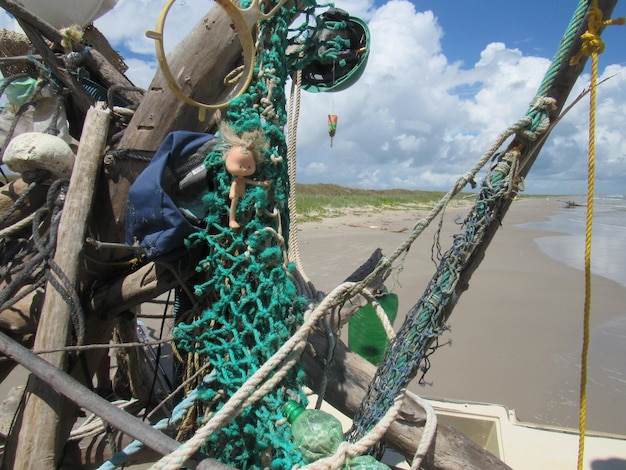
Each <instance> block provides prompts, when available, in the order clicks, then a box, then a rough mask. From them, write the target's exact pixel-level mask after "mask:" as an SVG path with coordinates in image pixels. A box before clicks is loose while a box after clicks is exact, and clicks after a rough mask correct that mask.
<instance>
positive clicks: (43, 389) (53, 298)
mask: <svg viewBox="0 0 626 470" xmlns="http://www.w3.org/2000/svg"><path fill="white" fill-rule="evenodd" d="M110 114H111V113H110V111H109V110H108V109H106V108H105V106H104V103H97V104H96V106H95V107H92V108H90V109H89V111H88V112H87V117H86V119H85V126H84V128H83V132H82V137H81V140H80V144H79V147H78V155H77V157H76V163H75V165H74V170H73V172H72V177H71V179H70V184H69V188H68V191H67V197H66V201H65V204H64V208H63V213H62V215H61V220H60V224H59V232H58V243H57V249H56V254H55V256H54V262H55V263H56V264H57V265H58V266H59V268H60V269H61V271H63V272H64V273H65V275H66V276H67V278H68V279H69V281H70V283H71V284H72V286H73V287H75V286H76V285H77V274H78V269H79V257H80V254H81V251H82V247H83V243H84V240H85V233H86V227H87V219H88V215H89V213H90V210H91V206H92V201H93V196H94V188H95V182H96V177H97V174H98V169H99V167H100V162H101V161H102V154H103V152H104V146H105V143H106V138H107V133H108V127H109V121H110ZM70 315H71V312H70V306H69V305H68V304H67V302H66V300H65V299H64V298H63V297H62V296H61V295H60V294H59V293H58V292H57V291H56V289H55V288H54V287H53V286H52V285H51V284H50V283H48V287H47V289H46V297H45V300H44V304H43V309H42V313H41V319H40V322H39V326H38V328H37V336H36V339H35V346H34V347H35V348H36V349H56V348H62V347H64V346H66V345H67V344H68V342H69V338H70V334H71V318H70ZM44 359H45V360H47V361H48V362H49V363H50V364H51V365H52V366H54V367H56V368H58V369H61V370H64V369H65V367H66V354H65V353H64V352H56V353H49V354H45V355H44ZM26 400H27V401H26V406H25V407H24V415H23V420H22V426H21V429H19V438H18V436H13V435H12V436H11V439H10V441H11V442H10V443H7V447H8V448H9V449H8V452H7V454H11V452H12V451H14V452H15V454H14V458H6V457H5V465H6V463H8V464H9V465H11V462H15V463H17V466H15V467H13V468H18V467H19V468H37V469H40V470H45V469H50V470H53V469H55V468H57V466H58V463H59V459H60V457H61V456H62V452H61V451H62V449H63V446H64V445H65V442H66V439H67V433H68V432H69V430H70V429H71V421H73V420H72V419H71V418H70V417H69V416H68V415H66V412H67V401H66V400H65V399H63V398H62V397H61V396H60V395H58V394H57V393H56V392H55V391H54V389H52V388H51V387H50V385H48V384H47V383H46V382H44V381H42V380H40V379H38V378H36V377H33V376H31V377H30V378H29V382H28V386H27V399H26ZM68 418H69V420H70V425H69V427H68ZM18 439H19V446H18V445H17V442H18ZM7 456H9V455H7ZM6 461H8V462H6ZM9 468H10V467H9Z"/></svg>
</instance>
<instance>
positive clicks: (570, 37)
mask: <svg viewBox="0 0 626 470" xmlns="http://www.w3.org/2000/svg"><path fill="white" fill-rule="evenodd" d="M588 9H589V0H580V1H579V2H578V6H577V7H576V10H575V11H574V14H573V16H572V19H571V20H570V22H569V24H568V26H567V29H566V31H565V34H564V35H563V39H562V40H561V43H560V44H559V47H558V49H557V51H556V53H555V54H554V57H553V58H552V62H551V64H550V67H549V68H548V71H547V72H546V74H545V75H544V78H543V81H542V82H541V85H540V86H539V91H538V92H537V95H538V96H546V94H547V93H548V91H549V90H550V88H552V85H553V84H554V80H555V79H556V76H557V74H558V72H559V70H560V69H561V67H562V66H563V64H564V63H566V62H567V60H566V59H567V58H568V57H569V54H570V49H571V48H572V44H573V43H574V41H575V40H576V39H577V36H576V35H577V33H578V31H579V29H580V27H581V25H582V24H583V22H584V20H585V17H586V16H587V10H588Z"/></svg>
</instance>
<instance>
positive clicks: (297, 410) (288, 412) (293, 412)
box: [283, 400, 304, 424]
mask: <svg viewBox="0 0 626 470" xmlns="http://www.w3.org/2000/svg"><path fill="white" fill-rule="evenodd" d="M303 411H304V407H303V406H302V405H301V404H300V403H297V402H295V401H293V400H288V401H287V403H285V405H284V406H283V413H284V414H285V417H286V418H287V421H288V422H289V424H291V423H293V422H294V421H295V420H296V418H297V417H298V416H300V415H301V414H302V412H303Z"/></svg>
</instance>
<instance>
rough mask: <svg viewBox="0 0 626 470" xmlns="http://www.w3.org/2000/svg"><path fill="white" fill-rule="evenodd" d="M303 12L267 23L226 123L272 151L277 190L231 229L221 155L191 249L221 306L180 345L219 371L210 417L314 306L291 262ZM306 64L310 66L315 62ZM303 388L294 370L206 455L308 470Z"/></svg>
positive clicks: (182, 336)
mask: <svg viewBox="0 0 626 470" xmlns="http://www.w3.org/2000/svg"><path fill="white" fill-rule="evenodd" d="M299 5H300V8H301V9H300V10H299V11H296V10H295V9H291V10H288V9H287V8H284V7H283V8H282V9H281V11H280V12H279V13H277V14H276V15H275V16H274V17H272V18H270V19H269V20H266V21H262V22H260V23H259V27H260V31H259V35H260V37H262V38H265V39H264V41H265V48H264V49H262V50H261V51H260V52H259V53H258V56H257V61H256V64H255V70H254V73H255V78H254V79H253V81H252V82H251V84H250V86H249V88H248V90H247V91H246V92H245V93H244V94H242V95H241V96H240V97H238V98H236V99H235V100H233V102H232V103H231V104H230V106H229V108H228V110H227V113H226V121H227V122H228V123H229V124H230V125H231V127H232V128H233V129H234V130H235V131H236V132H237V133H239V134H241V133H243V132H245V131H252V130H257V129H260V130H262V132H263V134H264V136H265V137H266V140H267V143H268V146H267V149H266V150H265V152H264V155H263V158H262V161H261V162H260V163H259V164H258V165H257V171H256V173H255V175H253V176H252V177H253V178H254V179H258V180H263V181H264V180H268V181H270V182H271V187H270V188H268V189H265V188H260V187H255V186H248V187H247V189H246V193H245V194H244V196H243V197H242V198H241V199H240V201H239V203H238V205H237V220H238V222H239V223H240V224H241V228H240V229H236V230H234V229H232V228H230V227H229V226H228V212H229V208H230V201H229V197H228V193H229V190H230V186H231V182H232V176H231V175H230V174H228V173H227V172H226V170H225V168H224V162H223V155H222V153H221V152H220V151H219V150H215V151H213V152H211V153H210V154H209V155H207V157H206V160H205V165H206V167H207V168H208V169H209V172H208V174H210V175H212V177H213V182H212V187H214V188H215V190H214V192H212V193H210V194H206V195H205V197H204V198H203V202H204V203H205V204H206V206H207V207H208V216H207V217H206V228H205V229H204V230H203V231H200V232H197V233H195V234H193V235H192V236H191V237H189V240H188V243H189V244H190V245H199V244H201V245H204V246H205V247H206V253H207V256H206V257H205V258H204V259H203V260H201V261H200V262H199V263H198V266H197V271H198V272H199V273H202V274H203V277H204V279H203V280H202V281H201V282H199V283H198V284H197V285H196V286H195V294H196V295H198V296H207V298H212V299H217V300H216V301H214V302H213V303H212V305H211V306H210V308H208V309H206V310H205V311H204V312H203V313H202V315H201V316H200V318H198V319H196V320H194V321H192V322H191V323H189V324H184V323H183V324H179V325H177V327H176V328H175V330H174V337H175V339H176V341H177V346H178V348H179V349H180V350H182V351H186V352H190V353H191V352H193V353H195V354H197V355H199V356H201V357H202V358H204V360H206V361H208V362H210V363H211V364H212V365H213V367H214V370H215V373H216V381H215V384H214V385H213V386H212V387H209V388H208V389H207V390H204V391H202V392H201V393H199V395H198V400H199V401H200V402H202V403H204V405H205V409H206V413H207V417H208V415H209V414H210V413H212V412H213V411H215V410H218V409H220V408H221V407H222V406H223V405H224V403H225V402H226V401H227V400H228V398H229V397H231V396H232V395H233V394H234V393H235V392H236V391H237V390H239V389H240V388H241V386H242V385H243V384H244V383H245V381H246V380H247V379H248V378H249V377H250V376H251V375H252V374H253V373H254V372H255V371H257V370H258V369H259V368H260V367H261V366H262V365H263V364H264V363H265V362H267V361H268V359H270V357H272V355H274V353H276V352H277V351H278V349H279V348H280V347H281V345H282V344H283V343H285V342H286V341H287V340H288V339H289V337H290V336H291V335H292V334H293V333H294V332H295V331H296V329H297V328H298V326H299V325H300V324H301V323H302V321H303V312H304V309H305V307H306V299H304V298H302V297H300V296H299V295H298V292H297V289H296V286H295V284H294V283H293V282H292V279H291V276H292V272H293V269H294V266H293V265H292V264H288V260H287V259H286V255H285V253H286V250H287V248H288V247H287V246H286V243H287V240H288V234H289V211H288V204H287V200H288V196H289V176H288V169H287V144H286V139H285V135H284V128H285V125H286V122H287V113H286V97H285V91H284V90H285V83H286V80H287V77H288V75H289V70H293V69H294V66H295V67H299V66H304V65H306V60H305V59H303V58H302V57H298V60H297V61H296V60H291V62H290V61H289V59H288V58H287V57H286V55H285V51H286V50H287V47H288V46H289V45H290V44H296V43H298V44H304V43H305V42H306V38H305V37H304V36H305V32H306V31H308V26H306V25H305V26H303V25H301V26H300V27H299V28H297V29H296V30H295V31H299V32H300V33H299V34H293V31H294V30H292V33H291V34H290V33H289V31H290V30H289V28H288V26H289V23H290V22H291V20H292V19H293V18H295V17H296V15H297V14H299V13H302V14H303V16H304V17H305V18H310V17H312V16H313V14H314V11H315V8H317V6H316V4H315V3H314V2H311V1H304V2H299ZM242 7H245V5H242ZM288 36H289V37H288ZM308 57H309V59H308V60H311V58H312V55H309V56H308ZM270 95H271V100H269V101H268V100H267V97H268V96H270ZM304 379H305V377H304V373H303V372H302V370H301V369H300V368H299V367H295V368H293V369H292V370H291V371H290V372H289V373H288V375H287V376H286V378H285V379H283V381H282V382H281V383H280V385H279V386H278V387H277V388H276V389H275V390H273V391H271V392H270V393H268V394H266V395H265V396H264V398H263V399H261V400H260V401H258V402H257V403H255V404H253V405H251V406H249V407H248V408H246V409H245V410H243V411H242V412H241V413H240V414H239V415H238V416H237V417H235V418H234V419H233V420H232V421H231V422H230V423H229V424H228V425H227V426H226V427H224V428H223V429H221V430H220V431H219V432H217V433H215V434H214V435H212V436H211V437H210V438H209V439H208V441H207V442H206V443H205V445H204V446H203V451H204V452H205V453H206V454H207V455H209V456H211V457H214V458H217V459H218V460H220V461H221V462H223V463H226V464H228V465H231V466H234V467H237V468H240V469H247V468H268V467H270V468H274V469H282V468H285V469H287V468H291V467H293V466H294V465H296V464H302V463H303V461H302V455H301V454H300V452H299V451H298V450H297V449H296V448H295V445H294V443H293V441H292V439H291V431H290V428H289V425H288V424H286V422H284V419H283V418H284V416H283V414H282V406H283V404H284V403H285V402H286V401H287V399H289V398H297V399H298V400H299V401H301V402H306V398H305V396H304V394H303V392H302V390H301V388H302V385H303V384H304ZM204 418H205V417H204V416H201V417H199V420H200V421H202V420H203V419H204ZM281 420H282V421H281ZM278 422H280V423H281V424H280V425H279V424H277V423H278Z"/></svg>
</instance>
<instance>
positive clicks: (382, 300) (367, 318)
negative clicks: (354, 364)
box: [348, 294, 398, 365]
mask: <svg viewBox="0 0 626 470" xmlns="http://www.w3.org/2000/svg"><path fill="white" fill-rule="evenodd" d="M376 300H377V301H378V303H379V304H380V306H381V307H382V308H383V310H384V311H385V313H386V314H387V317H388V318H389V321H390V322H391V324H392V325H393V322H394V321H395V319H396V315H397V314H398V295H397V294H385V295H383V296H381V297H379V298H377V299H376ZM388 344H389V340H388V339H387V333H385V329H384V328H383V324H382V322H381V321H380V319H379V318H378V315H376V310H374V307H372V306H371V305H370V304H367V305H365V306H364V307H361V308H360V309H359V310H358V311H357V312H356V313H355V314H354V315H353V316H352V318H350V321H349V323H348V347H349V348H350V349H351V350H352V351H354V352H355V353H357V354H358V355H359V356H361V357H363V358H364V359H367V360H368V361H369V362H371V363H372V364H374V365H378V364H379V363H380V361H381V359H382V358H383V354H385V350H386V349H387V345H388Z"/></svg>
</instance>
